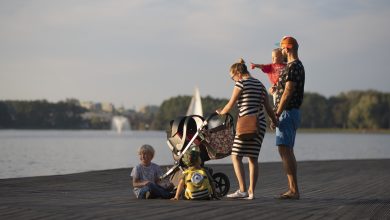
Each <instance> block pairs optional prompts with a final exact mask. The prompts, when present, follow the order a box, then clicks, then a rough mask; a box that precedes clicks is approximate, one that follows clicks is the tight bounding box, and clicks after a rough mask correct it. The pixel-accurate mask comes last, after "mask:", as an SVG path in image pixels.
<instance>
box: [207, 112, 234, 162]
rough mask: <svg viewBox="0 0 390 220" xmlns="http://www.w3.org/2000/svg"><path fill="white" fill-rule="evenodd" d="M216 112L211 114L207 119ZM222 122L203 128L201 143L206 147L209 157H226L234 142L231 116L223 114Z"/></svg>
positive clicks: (213, 158)
mask: <svg viewBox="0 0 390 220" xmlns="http://www.w3.org/2000/svg"><path fill="white" fill-rule="evenodd" d="M215 115H218V114H213V115H211V116H210V117H209V118H208V119H207V121H210V119H211V118H212V117H214V116H215ZM225 117H226V118H225V121H224V123H222V124H220V125H218V126H216V127H214V128H210V129H206V130H204V132H203V134H204V136H205V138H204V140H205V141H204V142H203V143H202V144H203V145H204V146H205V147H206V149H207V154H208V156H209V157H210V159H212V160H215V159H221V158H224V157H227V156H229V155H230V154H231V152H232V147H233V142H234V123H233V117H232V116H231V115H230V114H226V115H225Z"/></svg>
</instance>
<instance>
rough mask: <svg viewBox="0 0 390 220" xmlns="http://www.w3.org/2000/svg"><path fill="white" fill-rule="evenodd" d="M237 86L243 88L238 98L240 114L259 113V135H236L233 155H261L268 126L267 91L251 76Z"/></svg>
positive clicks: (240, 81) (238, 82)
mask: <svg viewBox="0 0 390 220" xmlns="http://www.w3.org/2000/svg"><path fill="white" fill-rule="evenodd" d="M235 86H236V87H238V88H239V89H240V90H241V93H240V96H239V97H238V100H237V107H238V111H239V113H238V116H239V117H242V116H244V115H253V114H257V113H258V117H257V121H258V123H257V126H258V129H257V130H258V135H257V136H256V137H255V138H253V139H250V140H241V139H240V138H238V136H235V137H234V143H233V149H232V155H237V156H242V157H254V158H257V157H259V153H260V148H261V144H262V143H263V138H264V134H265V129H266V127H267V124H266V121H265V115H264V110H263V104H264V100H265V96H266V95H267V91H266V89H265V87H264V85H263V84H262V83H261V82H260V81H259V80H258V79H255V78H252V77H249V78H248V79H242V80H239V81H237V82H236V84H235Z"/></svg>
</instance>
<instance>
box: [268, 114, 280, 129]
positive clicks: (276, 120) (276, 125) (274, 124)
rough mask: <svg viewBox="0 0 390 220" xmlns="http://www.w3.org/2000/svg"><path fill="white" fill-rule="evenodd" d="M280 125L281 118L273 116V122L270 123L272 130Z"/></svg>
mask: <svg viewBox="0 0 390 220" xmlns="http://www.w3.org/2000/svg"><path fill="white" fill-rule="evenodd" d="M278 126H279V119H278V118H277V117H275V118H274V119H272V118H271V124H270V128H271V130H275V128H276V127H278Z"/></svg>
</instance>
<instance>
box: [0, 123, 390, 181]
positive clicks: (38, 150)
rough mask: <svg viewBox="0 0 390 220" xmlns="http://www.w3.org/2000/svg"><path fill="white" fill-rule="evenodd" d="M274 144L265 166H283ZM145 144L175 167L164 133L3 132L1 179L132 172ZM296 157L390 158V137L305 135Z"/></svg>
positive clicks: (268, 146)
mask: <svg viewBox="0 0 390 220" xmlns="http://www.w3.org/2000/svg"><path fill="white" fill-rule="evenodd" d="M274 139H275V135H274V134H273V133H267V134H266V136H265V140H264V143H263V147H262V149H261V152H260V158H259V161H260V162H273V161H280V158H279V155H278V152H277V148H276V147H275V146H274V142H275V141H274ZM142 144H150V145H152V146H153V147H154V148H155V150H156V155H155V158H154V162H156V163H157V164H160V165H171V164H173V159H172V154H171V152H170V150H169V148H168V146H167V144H166V135H165V132H163V131H147V132H145V131H125V132H122V133H121V134H118V133H116V132H114V131H69V130H0V179H4V178H13V177H27V176H42V175H55V174H68V173H77V172H84V171H91V170H104V169H114V168H126V167H132V166H134V165H136V164H137V163H138V155H137V149H138V147H139V146H141V145H142ZM295 152H296V157H297V160H298V161H306V160H340V159H382V158H390V135H389V134H344V133H340V134H339V133H299V134H298V136H297V139H296V148H295ZM207 163H224V164H231V161H230V157H227V158H224V159H221V160H213V161H208V162H207Z"/></svg>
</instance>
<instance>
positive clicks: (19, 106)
mask: <svg viewBox="0 0 390 220" xmlns="http://www.w3.org/2000/svg"><path fill="white" fill-rule="evenodd" d="M270 100H272V98H270ZM190 101H191V96H176V97H172V98H169V99H167V100H164V101H163V102H162V103H161V105H160V106H147V107H146V108H143V111H142V112H140V111H139V112H136V111H124V112H121V113H118V112H113V113H111V116H114V115H116V114H121V115H123V116H125V117H127V118H128V119H129V121H130V123H131V127H132V129H134V130H165V129H166V128H167V125H168V124H169V121H171V120H173V119H174V118H176V117H178V116H182V115H184V114H185V113H186V111H187V108H188V106H189V104H190ZM227 102H228V99H218V98H213V97H210V96H206V97H202V105H203V112H204V115H205V116H208V115H210V114H211V113H213V112H214V111H215V110H216V109H217V108H221V107H223V106H224V105H225V104H226V103H227ZM86 114H88V110H87V109H85V108H82V107H81V106H80V105H79V102H78V101H77V100H74V99H69V100H66V101H60V102H57V103H50V102H47V101H46V100H35V101H12V100H6V101H0V128H2V129H108V128H109V127H110V117H107V115H105V117H101V116H99V115H98V114H97V115H94V116H92V117H85V115H86ZM232 115H233V116H234V117H236V115H237V109H234V110H233V112H232ZM300 127H301V128H341V129H372V130H375V129H389V128H390V93H383V92H379V91H374V90H368V91H349V92H346V93H341V94H339V95H337V96H331V97H329V98H327V97H325V96H323V95H321V94H318V93H311V92H306V93H305V96H304V102H303V104H302V106H301V126H300Z"/></svg>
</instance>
